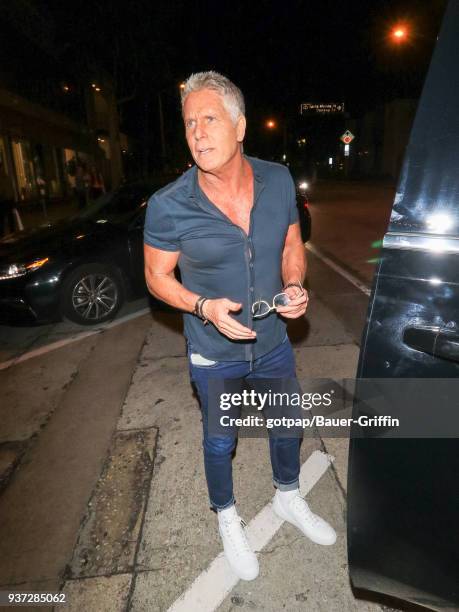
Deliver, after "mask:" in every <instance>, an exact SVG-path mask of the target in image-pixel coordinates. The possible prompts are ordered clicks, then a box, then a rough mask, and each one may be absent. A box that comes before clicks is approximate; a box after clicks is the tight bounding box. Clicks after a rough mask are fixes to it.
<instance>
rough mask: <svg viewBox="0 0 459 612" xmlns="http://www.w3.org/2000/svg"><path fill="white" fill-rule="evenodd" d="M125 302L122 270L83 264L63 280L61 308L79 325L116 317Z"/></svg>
mask: <svg viewBox="0 0 459 612" xmlns="http://www.w3.org/2000/svg"><path fill="white" fill-rule="evenodd" d="M123 301H124V291H123V282H122V280H121V277H120V275H119V273H118V272H117V271H116V270H114V269H113V268H110V267H109V266H104V265H101V264H88V265H86V266H81V267H80V268H78V269H77V270H75V271H74V272H72V273H71V274H70V276H69V277H68V278H67V279H66V281H65V282H64V285H63V288H62V299H61V311H62V314H63V316H64V317H65V318H67V319H69V320H70V321H73V322H74V323H79V324H80V325H96V324H99V323H103V322H104V321H108V320H110V319H113V317H114V316H115V315H116V313H117V312H118V310H119V309H120V308H121V305H122V304H123Z"/></svg>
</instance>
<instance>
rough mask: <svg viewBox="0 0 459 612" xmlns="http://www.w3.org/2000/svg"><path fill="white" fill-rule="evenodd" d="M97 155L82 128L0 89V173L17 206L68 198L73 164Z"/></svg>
mask: <svg viewBox="0 0 459 612" xmlns="http://www.w3.org/2000/svg"><path fill="white" fill-rule="evenodd" d="M100 156H101V150H100V148H99V147H98V146H97V139H96V138H95V136H94V135H93V134H91V132H90V131H89V130H88V128H87V127H85V126H82V125H79V124H77V123H75V122H74V121H72V120H70V119H68V118H67V117H65V116H63V115H59V114H58V113H55V112H53V111H49V110H48V109H45V108H42V107H40V106H38V105H36V104H32V103H30V102H28V101H27V100H25V99H23V98H20V97H19V96H17V95H16V94H13V93H11V92H7V91H4V90H0V172H1V173H3V175H4V176H5V175H6V176H8V177H9V179H8V180H10V181H11V184H12V189H13V192H14V199H15V200H16V201H17V202H33V201H39V200H41V199H43V198H46V199H47V200H53V199H54V200H59V199H65V198H67V197H69V196H70V195H71V193H72V188H73V187H74V175H72V174H73V173H72V168H73V167H74V164H75V162H76V161H78V160H80V161H83V162H86V163H91V164H92V163H94V162H95V160H96V159H98V158H99V157H100Z"/></svg>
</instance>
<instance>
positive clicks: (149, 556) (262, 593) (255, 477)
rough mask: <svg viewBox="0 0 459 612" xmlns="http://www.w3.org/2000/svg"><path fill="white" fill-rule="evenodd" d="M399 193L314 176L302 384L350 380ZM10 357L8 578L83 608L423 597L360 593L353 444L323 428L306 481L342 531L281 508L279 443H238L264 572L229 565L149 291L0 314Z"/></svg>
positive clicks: (249, 606) (175, 359)
mask: <svg viewBox="0 0 459 612" xmlns="http://www.w3.org/2000/svg"><path fill="white" fill-rule="evenodd" d="M393 196H394V188H393V187H391V186H390V185H389V184H386V183H382V182H381V183H357V182H349V183H344V182H328V183H327V182H321V183H317V184H316V185H314V187H313V190H312V192H311V194H310V200H311V201H310V210H311V215H312V238H311V245H310V246H309V248H308V251H307V255H308V275H307V283H308V289H309V292H310V304H309V306H308V310H307V313H306V316H305V318H304V319H300V320H296V321H294V322H292V323H290V324H289V336H290V338H291V341H292V344H293V346H294V350H295V356H296V361H297V373H298V378H299V380H300V383H301V382H303V387H305V386H306V385H307V380H309V379H318V378H320V379H333V380H342V379H348V378H353V377H354V376H355V372H356V366H357V360H358V354H359V343H360V338H361V333H362V329H363V325H364V321H365V316H366V309H367V303H368V294H369V291H368V287H370V286H371V281H372V275H373V272H374V266H375V263H376V262H377V257H378V242H379V241H380V240H381V239H382V237H383V234H384V232H385V228H386V226H387V222H388V219H389V215H390V209H391V205H392V200H393ZM0 358H1V361H2V362H3V364H0V365H2V369H1V370H0V384H1V386H2V389H3V402H2V405H1V408H0V418H1V423H2V426H1V430H0V432H1V433H0V486H1V497H0V514H1V516H2V523H1V538H0V590H2V591H8V590H14V591H20V592H25V591H31V590H35V591H42V592H45V591H46V592H58V591H60V592H62V593H64V594H65V596H66V599H67V607H66V609H67V610H70V611H72V612H73V611H76V610H78V611H80V610H85V611H86V610H87V611H89V612H93V611H94V612H103V611H107V612H118V611H119V612H121V611H124V610H129V611H133V612H143V611H147V610H148V611H157V612H163V611H166V610H171V611H175V612H178V611H182V610H183V611H187V612H188V611H190V612H195V611H196V612H198V611H199V612H204V611H211V610H218V611H219V612H229V611H230V610H233V611H234V610H239V609H241V610H272V611H278V610H282V609H285V610H289V611H290V610H292V611H293V610H306V611H309V610H311V611H314V612H315V611H319V612H322V611H323V612H334V611H337V612H338V611H340V612H341V611H342V610H346V611H347V610H349V611H354V610H355V611H359V612H360V611H365V612H366V611H368V612H370V611H373V610H374V611H376V610H386V611H388V610H415V609H418V608H416V607H415V606H409V607H408V605H406V606H405V607H403V604H399V605H400V606H401V607H396V606H395V605H394V603H393V602H389V603H387V602H386V601H384V600H383V599H381V598H378V597H377V596H371V594H368V593H366V594H365V593H354V592H353V591H352V590H351V587H350V584H349V578H348V572H347V556H346V487H347V482H346V478H347V446H348V441H347V440H346V439H344V438H332V437H327V436H326V432H324V431H321V430H319V431H318V432H317V435H315V436H312V437H306V438H305V439H304V442H303V444H302V449H301V462H302V465H303V467H302V473H301V479H300V482H301V490H302V493H303V494H304V495H306V499H307V501H308V503H309V504H310V506H311V508H312V510H313V511H315V512H317V513H318V514H319V515H321V516H323V517H324V518H325V519H326V520H327V521H329V522H330V523H331V524H332V525H333V526H334V527H335V529H336V531H337V534H338V540H337V542H336V544H335V545H334V546H330V547H321V546H319V545H316V544H313V543H312V542H310V541H309V540H307V539H306V538H305V537H303V536H302V535H301V534H300V533H299V532H298V531H297V530H295V528H294V527H292V526H291V525H287V524H285V523H284V524H282V522H281V520H280V519H278V518H276V517H275V515H274V514H273V512H272V510H271V508H270V502H271V499H272V496H273V494H274V490H273V487H272V483H271V469H270V464H269V453H268V445H267V442H266V440H264V439H253V438H241V440H240V442H239V444H238V447H237V453H236V457H235V459H234V484H235V492H236V499H237V502H238V511H239V513H240V514H241V516H242V517H243V518H244V520H245V521H246V523H247V525H248V534H249V539H250V540H251V542H252V543H253V545H254V547H255V549H256V550H257V551H258V556H259V561H260V576H259V577H258V578H257V579H256V580H255V581H254V582H242V581H240V582H238V581H237V579H236V578H235V577H232V574H231V572H230V570H229V569H228V567H227V565H226V561H225V560H224V558H223V557H222V554H221V542H220V539H219V536H218V530H217V522H216V518H215V516H214V514H213V513H212V512H211V511H210V510H209V509H208V500H207V494H206V486H205V477H204V470H203V463H202V456H201V455H202V449H201V422H200V415H199V409H198V403H197V400H196V397H195V395H194V394H193V391H192V388H191V386H190V383H189V378H188V368H187V359H186V356H185V343H184V339H183V337H182V334H181V318H180V317H179V316H178V315H177V314H175V313H169V312H160V311H156V312H153V313H150V311H149V310H148V308H147V300H138V301H137V302H134V303H131V304H128V305H127V306H126V307H125V308H124V309H123V311H122V312H121V313H120V314H119V315H118V318H117V319H116V320H115V321H114V322H113V323H111V324H108V325H105V326H102V327H101V328H100V329H97V330H91V329H90V328H84V329H83V328H81V327H79V326H77V325H70V324H69V323H65V322H63V323H58V324H55V325H47V326H42V327H36V328H30V327H28V328H24V327H22V328H17V327H16V328H12V327H8V326H2V327H1V342H0ZM42 609H46V610H51V609H53V608H51V607H47V608H42ZM54 609H56V610H58V609H59V606H56V607H55V608H54Z"/></svg>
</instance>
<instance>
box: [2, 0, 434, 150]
mask: <svg viewBox="0 0 459 612" xmlns="http://www.w3.org/2000/svg"><path fill="white" fill-rule="evenodd" d="M27 7H28V8H27ZM444 7H445V1H444V0H429V1H426V0H423V1H420V0H374V1H372V2H371V1H367V2H365V1H361V0H353V1H351V0H343V1H341V2H339V1H337V0H321V1H320V2H318V1H317V2H311V1H305V0H283V1H270V0H257V2H249V1H247V0H246V1H239V0H234V1H232V2H221V3H216V2H211V1H208V0H194V1H193V0H187V1H184V0H175V1H174V0H168V1H164V0H157V1H156V2H151V1H150V0H148V1H147V0H131V1H130V2H124V3H114V2H109V1H101V0H94V1H93V2H73V3H70V2H62V1H61V0H49V1H48V2H39V1H35V2H33V1H32V0H31V1H30V2H29V3H17V2H14V1H13V0H9V1H6V2H3V3H2V5H1V6H0V17H2V18H3V19H2V21H3V26H2V29H3V36H2V41H3V42H1V43H0V47H1V48H0V52H1V53H2V56H3V57H5V55H4V54H5V52H6V53H7V56H9V57H10V58H11V61H10V62H9V63H8V66H6V65H5V63H4V65H3V67H2V68H1V73H0V76H2V77H5V78H3V81H5V85H6V86H7V85H8V81H10V82H11V81H14V82H16V83H18V82H20V81H21V80H22V82H23V85H24V84H25V83H28V84H29V88H30V83H31V82H37V83H39V82H41V83H43V82H52V81H53V79H54V80H55V81H56V83H59V82H61V81H62V79H64V78H65V79H66V80H67V81H69V82H70V81H71V82H72V83H75V87H78V86H79V84H80V85H81V83H82V82H84V81H85V80H86V81H88V79H91V78H94V76H97V74H98V73H100V71H103V70H107V71H108V72H110V73H111V74H115V77H116V82H117V88H118V92H119V97H120V98H123V97H132V99H131V100H130V101H128V102H126V103H124V104H123V105H122V106H121V111H122V122H123V128H124V129H125V130H126V131H127V132H128V133H130V134H132V135H133V136H135V137H136V138H139V139H142V138H143V139H145V138H146V137H148V138H149V139H151V140H155V138H157V135H158V121H157V116H158V108H157V100H158V91H160V92H161V96H162V100H163V105H164V116H165V124H166V133H167V137H168V141H169V142H170V143H171V148H173V143H174V142H175V140H176V139H177V122H179V121H180V115H179V102H178V91H179V90H178V85H179V83H180V82H181V81H182V80H183V79H184V78H186V77H187V76H188V75H189V74H190V73H191V72H193V71H201V70H207V69H215V70H217V71H220V72H222V73H224V74H226V75H227V76H229V77H230V78H231V79H232V80H234V82H235V83H236V84H238V85H239V86H240V87H241V89H242V90H243V92H244V94H245V98H246V106H247V115H248V122H249V137H251V138H252V139H253V140H254V141H255V140H256V139H257V138H260V137H261V136H260V130H261V129H262V126H263V122H264V121H265V120H266V119H267V118H268V117H269V116H273V117H277V118H280V119H283V118H287V119H288V120H289V121H290V123H291V121H292V120H295V118H297V116H298V108H299V104H300V103H301V102H310V101H313V102H314V101H315V102H333V101H338V102H340V101H344V102H345V104H346V110H347V112H348V113H349V115H350V116H353V117H355V116H359V115H361V114H362V113H363V112H364V111H365V110H367V109H371V108H374V106H375V105H377V104H378V103H381V102H384V101H385V100H388V99H391V98H395V97H414V98H417V97H419V94H420V91H421V87H422V82H423V79H424V76H425V73H426V70H427V67H428V63H429V59H430V56H431V52H432V47H433V44H434V42H435V37H436V35H437V32H438V29H439V25H440V22H441V16H442V14H443V11H444ZM398 22H404V23H406V24H408V26H409V29H410V41H409V43H408V44H406V45H404V46H403V47H402V46H400V47H396V46H395V45H393V44H390V43H389V42H388V32H389V30H390V27H391V26H393V25H395V24H396V23H398ZM8 49H9V52H8ZM11 49H15V52H14V53H12V52H11ZM48 60H52V61H48ZM24 65H27V66H28V67H29V71H28V72H26V71H24ZM36 87H38V85H37V86H36ZM56 101H57V100H56ZM66 103H67V102H66ZM180 129H181V128H180ZM180 137H181V134H180Z"/></svg>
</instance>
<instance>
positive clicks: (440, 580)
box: [348, 0, 459, 610]
mask: <svg viewBox="0 0 459 612" xmlns="http://www.w3.org/2000/svg"><path fill="white" fill-rule="evenodd" d="M458 58H459V2H458V0H451V1H450V3H449V5H448V8H447V11H446V13H445V17H444V20H443V25H442V28H441V31H440V34H439V37H438V40H437V45H436V48H435V51H434V54H433V58H432V62H431V66H430V69H429V72H428V75H427V79H426V82H425V85H424V90H423V93H422V96H421V99H420V102H419V106H418V111H417V114H416V118H415V121H414V124H413V128H412V132H411V137H410V142H409V145H408V148H407V152H406V157H405V160H404V165H403V169H402V173H401V178H400V180H399V185H398V190H397V193H396V196H395V201H394V205H393V211H392V216H391V220H390V225H389V229H388V232H387V234H386V235H385V237H384V241H383V248H382V251H381V259H380V262H379V267H378V270H377V272H376V276H375V279H374V285H373V290H372V294H371V297H370V304H369V309H368V315H367V324H366V327H365V330H364V333H363V338H362V343H361V352H360V360H359V366H358V374H357V392H356V396H357V397H358V396H359V388H361V387H362V386H363V384H364V382H365V380H366V379H392V381H394V382H397V384H399V385H400V388H402V386H403V383H404V382H406V381H403V380H401V379H418V383H419V385H418V386H419V387H420V388H422V385H424V388H425V389H428V387H427V386H426V385H427V383H428V380H430V381H431V386H433V387H435V385H436V384H437V383H439V382H440V379H450V383H451V384H450V387H451V389H454V388H456V389H457V385H455V384H454V383H455V381H454V380H453V379H457V378H458V376H459V70H458ZM396 379H398V381H397V380H396ZM447 394H448V391H447ZM443 399H444V400H445V398H443ZM439 401H440V400H439ZM442 407H443V408H442V409H443V410H446V411H449V416H450V418H451V428H452V429H451V431H452V433H451V435H450V436H447V435H442V436H439V437H436V438H433V437H428V436H426V437H422V438H421V437H419V438H416V437H411V436H409V435H408V436H406V437H404V438H400V437H398V438H397V437H396V436H394V437H392V438H391V437H388V436H384V435H379V436H378V434H376V435H370V434H367V433H365V431H363V430H362V428H360V429H359V428H358V427H357V426H353V429H352V430H351V438H352V439H351V442H350V451H349V471H348V554H349V568H350V576H351V580H352V583H353V585H354V586H355V587H357V588H362V589H368V590H371V591H377V592H380V593H385V594H388V595H391V596H395V597H398V598H401V599H405V600H409V601H412V602H415V603H417V604H420V605H423V606H427V607H429V608H432V609H438V610H440V609H441V610H445V609H449V610H452V609H453V608H454V609H458V608H457V606H458V605H459V552H458V551H459V487H458V474H459V443H458V439H457V437H452V436H454V435H456V436H457V434H455V433H454V432H457V423H456V424H455V422H454V421H455V420H456V421H457V416H458V413H459V397H458V396H457V395H455V394H454V392H453V391H451V392H450V395H449V396H448V395H447V396H446V400H445V401H443V403H442ZM438 410H439V407H438V406H437V405H436V402H433V403H432V405H431V417H432V423H433V420H434V419H435V415H436V414H437V411H438ZM359 414H361V408H360V407H359V403H358V401H357V400H356V401H355V402H354V409H353V417H354V418H357V417H358V416H359ZM443 416H444V414H443Z"/></svg>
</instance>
